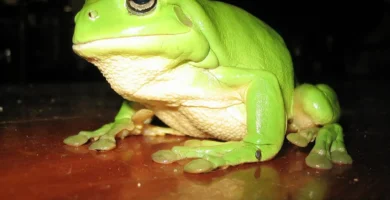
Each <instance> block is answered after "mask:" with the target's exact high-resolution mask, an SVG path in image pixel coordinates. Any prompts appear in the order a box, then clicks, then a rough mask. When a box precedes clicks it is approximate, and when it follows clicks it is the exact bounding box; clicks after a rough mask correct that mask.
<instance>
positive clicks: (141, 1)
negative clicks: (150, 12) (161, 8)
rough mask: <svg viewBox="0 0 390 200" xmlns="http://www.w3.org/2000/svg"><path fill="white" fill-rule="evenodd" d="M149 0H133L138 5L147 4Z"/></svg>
mask: <svg viewBox="0 0 390 200" xmlns="http://www.w3.org/2000/svg"><path fill="white" fill-rule="evenodd" d="M149 1H150V0H133V2H134V3H136V4H138V5H142V4H147V3H149Z"/></svg>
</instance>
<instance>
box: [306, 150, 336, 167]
mask: <svg viewBox="0 0 390 200" xmlns="http://www.w3.org/2000/svg"><path fill="white" fill-rule="evenodd" d="M305 161H306V164H307V165H308V166H309V167H312V168H316V169H331V168H332V166H333V164H332V162H331V161H330V159H329V158H328V157H327V156H326V155H325V154H320V153H317V152H311V153H310V154H309V155H308V156H307V157H306V159H305Z"/></svg>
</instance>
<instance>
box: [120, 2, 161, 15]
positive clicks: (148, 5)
mask: <svg viewBox="0 0 390 200" xmlns="http://www.w3.org/2000/svg"><path fill="white" fill-rule="evenodd" d="M126 3H127V8H128V9H129V11H130V12H131V13H134V14H144V13H147V12H148V11H150V10H152V9H153V8H154V7H155V6H156V3H157V0H126Z"/></svg>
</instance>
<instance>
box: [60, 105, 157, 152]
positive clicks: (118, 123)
mask: <svg viewBox="0 0 390 200" xmlns="http://www.w3.org/2000/svg"><path fill="white" fill-rule="evenodd" d="M152 116H153V112H151V111H150V110H146V109H142V110H139V111H137V112H136V113H135V114H134V115H133V116H132V118H121V119H116V120H115V122H112V123H109V124H106V125H104V126H102V127H101V128H99V129H97V130H95V131H81V132H79V134H77V135H73V136H70V137H68V138H66V139H65V140H64V143H65V144H67V145H70V146H81V145H83V144H85V143H87V142H88V141H90V140H92V141H93V142H92V144H91V145H90V146H89V149H90V150H101V151H107V150H111V149H114V148H115V147H116V140H115V137H118V136H119V137H120V138H122V139H123V138H125V137H126V136H127V135H129V134H130V133H131V134H134V135H137V134H141V131H142V128H143V126H144V123H145V120H148V119H150V118H151V117H152Z"/></svg>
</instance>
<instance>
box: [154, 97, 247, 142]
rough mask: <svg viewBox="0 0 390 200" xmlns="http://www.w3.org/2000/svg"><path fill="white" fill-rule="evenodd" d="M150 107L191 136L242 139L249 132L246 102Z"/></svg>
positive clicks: (178, 129)
mask: <svg viewBox="0 0 390 200" xmlns="http://www.w3.org/2000/svg"><path fill="white" fill-rule="evenodd" d="M149 108H151V109H152V110H153V111H154V112H155V114H156V116H157V117H158V118H159V119H161V120H162V121H163V122H164V123H165V124H167V125H168V126H169V127H171V128H173V129H175V130H177V131H179V132H181V133H183V134H185V135H188V136H191V137H197V138H213V139H219V140H224V141H229V140H242V138H243V137H244V136H245V135H246V132H247V130H246V117H245V116H246V111H245V105H244V104H238V105H231V106H229V107H226V108H207V107H185V106H182V107H178V108H169V107H165V108H152V107H149Z"/></svg>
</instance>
